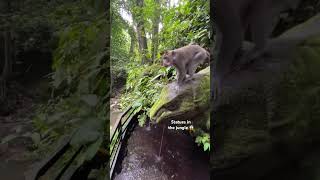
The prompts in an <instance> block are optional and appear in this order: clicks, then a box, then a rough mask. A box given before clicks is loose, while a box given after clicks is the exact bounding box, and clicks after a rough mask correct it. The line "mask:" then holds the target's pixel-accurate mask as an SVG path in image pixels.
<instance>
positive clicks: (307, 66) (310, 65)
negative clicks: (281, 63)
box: [270, 37, 320, 144]
mask: <svg viewBox="0 0 320 180" xmlns="http://www.w3.org/2000/svg"><path fill="white" fill-rule="evenodd" d="M319 69H320V37H318V38H312V39H308V40H306V41H304V42H303V43H301V44H300V45H299V47H298V48H297V50H296V54H295V59H294V61H293V63H292V64H291V65H290V66H289V70H288V71H287V72H286V73H285V75H284V76H283V81H282V83H281V86H280V88H279V89H278V90H277V93H276V101H277V102H279V106H278V110H277V112H276V116H275V117H274V119H273V120H272V122H271V123H270V132H271V133H272V135H273V136H274V139H275V141H280V142H281V143H291V144H292V143H302V142H304V141H313V140H315V139H317V140H318V139H320V138H319V137H320V131H319V128H320V123H318V122H319V121H320V71H319Z"/></svg>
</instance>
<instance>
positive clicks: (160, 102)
mask: <svg viewBox="0 0 320 180" xmlns="http://www.w3.org/2000/svg"><path fill="white" fill-rule="evenodd" d="M168 93H169V87H168V86H165V87H164V88H163V89H162V91H161V93H160V98H159V99H158V101H157V102H156V103H155V104H154V105H153V106H152V107H151V109H150V118H151V119H153V118H154V117H155V116H156V113H157V112H158V110H159V109H160V108H161V107H162V106H163V105H164V104H166V103H167V102H168V99H169V94H168Z"/></svg>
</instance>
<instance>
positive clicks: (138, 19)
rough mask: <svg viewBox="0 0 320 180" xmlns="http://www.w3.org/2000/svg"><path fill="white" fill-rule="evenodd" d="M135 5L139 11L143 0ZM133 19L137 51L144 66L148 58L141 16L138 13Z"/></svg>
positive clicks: (138, 0) (139, 0)
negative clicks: (137, 45)
mask: <svg viewBox="0 0 320 180" xmlns="http://www.w3.org/2000/svg"><path fill="white" fill-rule="evenodd" d="M136 3H137V4H136V5H137V7H139V9H142V8H143V7H144V0H137V1H136ZM135 17H136V22H137V33H138V43H139V50H140V53H141V55H142V64H144V63H147V61H148V58H147V53H148V44H147V37H146V32H145V28H144V20H143V14H142V13H141V11H140V12H138V14H137V15H136V16H135Z"/></svg>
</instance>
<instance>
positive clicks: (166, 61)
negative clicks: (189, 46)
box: [161, 50, 175, 67]
mask: <svg viewBox="0 0 320 180" xmlns="http://www.w3.org/2000/svg"><path fill="white" fill-rule="evenodd" d="M174 55H175V52H174V51H173V50H172V51H164V52H163V53H161V56H162V65H163V66H164V67H168V66H173V57H174Z"/></svg>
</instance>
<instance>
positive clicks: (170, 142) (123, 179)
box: [113, 124, 210, 180]
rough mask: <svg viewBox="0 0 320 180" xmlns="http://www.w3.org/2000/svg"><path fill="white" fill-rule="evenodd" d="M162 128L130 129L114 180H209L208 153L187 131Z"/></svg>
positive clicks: (137, 126) (160, 126)
mask: <svg viewBox="0 0 320 180" xmlns="http://www.w3.org/2000/svg"><path fill="white" fill-rule="evenodd" d="M163 127H167V126H164V125H160V124H156V125H151V126H150V127H149V129H148V127H140V126H139V125H135V127H132V130H131V131H130V132H129V133H128V138H127V140H126V142H125V143H124V145H123V146H124V148H122V150H121V151H120V154H119V159H118V162H117V165H116V168H115V175H114V177H113V179H114V180H167V179H172V180H207V179H208V180H209V179H210V173H209V172H210V171H209V153H205V152H203V149H202V147H198V146H197V145H196V144H195V143H194V139H193V138H192V137H191V136H190V135H189V134H188V133H187V132H184V131H174V130H168V129H167V128H163ZM162 135H163V136H162ZM161 139H163V140H162V145H161ZM160 146H161V147H162V148H161V149H160ZM159 154H160V156H159Z"/></svg>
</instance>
